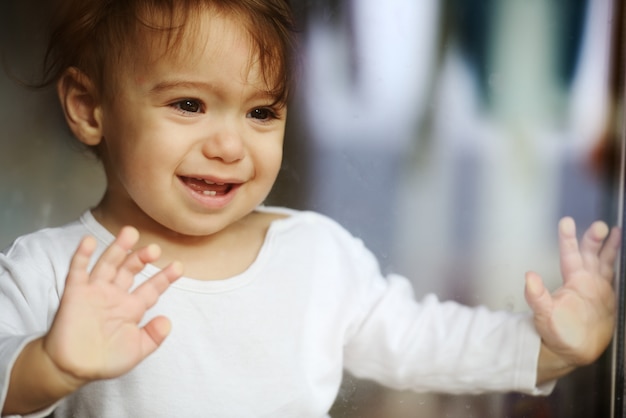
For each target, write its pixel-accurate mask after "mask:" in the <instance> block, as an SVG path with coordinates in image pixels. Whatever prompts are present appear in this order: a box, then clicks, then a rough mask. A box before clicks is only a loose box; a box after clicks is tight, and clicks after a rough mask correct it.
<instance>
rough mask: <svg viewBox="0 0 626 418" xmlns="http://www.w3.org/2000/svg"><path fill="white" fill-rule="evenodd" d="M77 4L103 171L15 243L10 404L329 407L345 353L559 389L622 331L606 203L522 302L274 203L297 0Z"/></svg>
mask: <svg viewBox="0 0 626 418" xmlns="http://www.w3.org/2000/svg"><path fill="white" fill-rule="evenodd" d="M59 16H60V18H59V20H58V23H57V26H56V29H55V31H54V32H53V33H52V37H51V42H50V45H49V50H48V55H47V63H48V67H47V68H48V73H47V75H48V77H49V81H50V82H54V83H56V85H57V89H58V95H59V98H60V102H61V106H62V108H63V111H64V114H65V117H66V120H67V124H68V125H69V127H70V129H71V131H72V132H73V134H74V136H75V137H76V138H77V139H78V140H79V141H80V142H81V143H83V144H85V145H86V146H88V147H91V148H92V149H93V151H94V152H95V153H96V154H97V155H98V156H99V158H100V159H101V161H102V164H103V166H104V170H105V173H106V178H107V186H106V190H105V192H104V196H103V197H102V200H101V201H100V202H99V203H98V204H97V206H95V207H94V208H91V209H90V210H87V211H86V212H84V214H83V215H82V216H81V218H80V219H78V220H76V221H75V222H73V223H70V224H67V225H64V226H62V227H58V228H50V229H44V230H41V231H38V232H35V233H33V234H30V235H26V236H23V237H20V238H18V239H17V240H16V241H15V242H14V243H13V245H12V246H11V247H10V248H8V249H6V250H5V251H4V252H3V253H2V254H0V301H1V303H0V407H1V410H2V415H3V416H6V415H29V416H46V415H48V414H50V413H51V412H52V411H54V414H55V417H57V418H58V417H83V416H93V417H112V418H113V417H114V418H119V417H264V416H267V417H270V416H271V417H321V416H326V415H327V414H328V411H329V409H330V407H331V405H332V404H333V401H334V399H335V397H336V395H337V392H338V389H339V386H340V383H341V378H342V373H343V370H344V369H347V370H349V371H350V372H352V373H353V374H354V375H356V376H359V377H363V378H368V379H373V380H376V381H378V382H380V383H382V384H385V385H388V386H390V387H394V388H401V389H413V390H419V391H439V392H449V393H460V392H479V391H521V392H526V393H531V394H546V393H549V392H550V390H551V389H552V387H553V385H554V380H555V379H557V378H558V377H560V376H563V375H564V374H566V373H568V372H569V371H571V370H573V369H574V368H576V367H578V366H581V365H585V364H589V363H591V362H593V361H594V360H595V359H596V358H598V356H600V354H602V352H603V351H604V350H605V349H606V347H607V345H608V344H609V341H610V339H611V337H612V333H613V327H614V317H615V295H614V292H613V288H612V280H613V264H614V261H615V258H616V254H617V251H618V245H619V241H620V238H619V233H618V231H617V230H614V231H613V232H612V233H610V234H609V230H608V228H607V226H606V225H605V224H603V223H601V222H598V223H594V224H592V225H591V227H590V228H589V229H588V230H587V231H586V232H585V233H584V235H583V237H582V240H581V242H580V246H579V243H578V241H577V238H576V231H575V226H574V223H573V221H572V220H571V219H569V218H565V219H563V220H562V221H561V222H560V224H559V237H560V238H559V239H560V248H561V255H560V262H561V268H562V273H563V286H562V287H561V288H559V289H557V290H556V291H555V292H553V293H552V294H551V293H550V292H549V291H548V290H546V288H545V287H544V286H543V284H542V280H541V278H540V277H539V276H538V275H536V274H534V273H529V274H528V275H527V277H526V298H527V301H528V303H529V305H530V307H531V309H532V311H533V312H532V315H531V314H528V315H526V314H524V315H521V314H512V313H506V312H490V311H488V310H486V309H484V308H468V307H465V306H461V305H459V304H456V303H452V302H440V301H439V300H437V298H436V297H435V296H433V295H429V296H426V297H425V298H424V299H423V300H421V301H420V302H417V301H416V300H415V299H414V296H413V291H412V289H411V287H410V285H409V282H408V281H407V280H406V279H405V278H403V277H401V276H397V275H390V276H388V277H383V276H382V274H381V272H380V270H379V268H378V264H377V262H376V260H375V259H374V257H373V256H372V255H371V253H370V252H369V251H368V250H367V249H366V248H365V247H364V246H363V244H362V243H361V242H360V241H359V240H358V239H355V238H354V237H352V236H351V235H350V234H348V233H347V232H346V230H344V229H343V228H342V227H341V226H339V225H337V224H336V223H335V222H333V221H332V220H330V219H328V218H325V217H323V216H322V215H319V214H316V213H313V212H300V211H294V210H290V209H286V208H277V207H265V206H262V203H263V201H264V200H265V198H266V196H267V195H268V193H269V192H270V190H271V188H272V185H273V184H274V181H275V179H276V176H277V173H278V171H279V167H280V164H281V157H282V145H283V144H282V142H283V136H284V130H285V119H286V116H287V102H288V100H289V95H290V93H291V91H292V83H293V80H292V78H293V73H294V71H293V68H292V62H293V56H294V53H295V48H296V47H295V45H296V42H295V39H294V25H293V19H292V17H291V13H290V10H289V7H288V4H287V2H286V0H229V1H224V0H106V1H105V0H90V1H82V0H81V1H79V0H73V1H66V2H65V3H64V4H63V7H62V8H61V10H60V15H59ZM183 266H184V272H183Z"/></svg>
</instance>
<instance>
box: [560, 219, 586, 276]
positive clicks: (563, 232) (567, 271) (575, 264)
mask: <svg viewBox="0 0 626 418" xmlns="http://www.w3.org/2000/svg"><path fill="white" fill-rule="evenodd" d="M559 249H560V262H561V273H562V274H563V282H567V281H568V280H569V279H570V278H571V276H572V275H573V274H574V273H576V272H578V271H580V270H581V269H583V268H584V265H583V259H582V257H581V255H580V251H579V249H578V240H577V239H576V224H575V223H574V220H573V219H572V218H570V217H565V218H563V219H561V221H560V222H559Z"/></svg>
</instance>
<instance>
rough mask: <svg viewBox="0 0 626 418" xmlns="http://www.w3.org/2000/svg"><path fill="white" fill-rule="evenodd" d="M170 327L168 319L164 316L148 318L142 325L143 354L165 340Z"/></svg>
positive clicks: (154, 348) (148, 352) (149, 351)
mask: <svg viewBox="0 0 626 418" xmlns="http://www.w3.org/2000/svg"><path fill="white" fill-rule="evenodd" d="M171 329H172V324H171V322H170V320H169V319H167V318H166V317H164V316H157V317H155V318H153V319H152V320H150V322H148V323H147V324H146V325H145V326H144V327H143V330H144V332H145V333H144V337H145V338H144V344H143V347H142V348H143V350H142V351H143V353H144V355H145V356H147V355H149V354H151V353H152V352H153V351H154V350H156V349H157V348H158V347H159V346H160V345H161V343H162V342H163V341H164V340H165V337H167V336H168V335H169V333H170V331H171Z"/></svg>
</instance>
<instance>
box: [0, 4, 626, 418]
mask: <svg viewBox="0 0 626 418" xmlns="http://www.w3.org/2000/svg"><path fill="white" fill-rule="evenodd" d="M612 8H613V5H612V2H610V1H606V2H602V1H595V2H592V1H589V0H586V1H585V0H577V1H572V2H563V1H561V2H542V1H506V2H498V1H495V0H486V1H477V0H447V1H443V2H439V1H436V0H425V1H419V2H408V1H400V0H392V1H385V2H380V1H374V0H354V1H351V2H349V1H344V2H333V1H326V2H317V3H316V6H315V7H313V6H305V5H297V6H296V10H297V11H298V13H299V17H300V19H301V22H302V23H303V26H304V27H305V31H304V34H303V35H304V42H303V48H304V53H305V56H304V63H305V65H304V72H303V74H302V84H301V86H300V87H301V88H300V91H299V92H298V94H297V97H296V99H297V100H296V101H295V102H294V103H293V105H292V108H291V110H290V112H291V114H290V118H291V121H290V126H289V129H288V136H287V140H286V160H285V163H284V170H283V173H282V176H281V178H280V179H279V183H278V185H277V188H276V190H275V191H274V194H273V196H272V203H276V204H284V205H287V206H292V207H299V208H310V209H314V210H317V211H320V212H322V213H326V214H329V215H330V216H331V217H333V218H335V219H337V220H338V221H340V222H341V223H342V224H343V225H344V226H346V227H347V228H348V229H350V230H351V231H352V232H353V233H354V234H356V235H357V236H360V237H362V238H363V239H364V241H366V242H367V244H368V246H369V247H370V248H371V249H372V250H373V251H374V252H375V253H376V255H377V256H378V257H379V260H380V262H381V264H382V266H383V269H384V270H385V271H388V272H391V271H395V272H401V273H403V274H405V275H408V276H409V277H410V278H411V279H412V281H413V284H414V286H415V290H416V293H418V294H423V293H426V292H435V293H437V294H438V295H440V297H441V298H442V299H445V298H449V299H455V300H458V301H461V302H463V303H466V304H470V305H479V304H482V305H487V306H489V307H491V308H494V309H506V310H511V311H520V310H525V309H526V306H525V302H524V300H523V276H524V272H525V271H526V270H527V269H533V270H536V271H539V272H541V273H542V275H543V276H544V277H546V278H548V279H549V278H552V279H553V280H554V282H552V283H549V284H551V285H553V286H556V285H557V284H558V280H559V277H560V276H559V272H558V265H557V262H556V260H557V243H556V223H557V220H558V219H559V218H560V217H561V216H563V215H571V216H573V217H574V218H575V219H576V221H577V223H579V224H580V225H586V224H589V223H590V222H591V221H592V220H595V219H598V218H600V219H605V220H607V221H608V222H609V223H615V213H614V211H615V209H614V207H613V204H612V202H613V199H614V197H613V196H614V170H612V168H611V167H612V159H613V158H614V157H615V156H614V155H612V154H611V153H610V152H609V153H607V152H606V151H607V149H608V150H611V146H610V145H607V142H606V141H607V140H610V139H611V138H610V135H608V134H607V130H610V129H609V127H608V123H609V121H610V119H611V117H610V111H611V108H610V102H611V98H610V96H609V93H610V85H609V74H610V68H611V63H612V61H611V44H610V42H611V34H612V30H611V27H610V25H609V24H608V22H611V14H612V13H613V9H612ZM32 10H33V8H32V6H31V5H30V4H29V3H28V2H22V3H19V2H18V1H16V0H13V1H9V2H5V3H2V4H0V15H1V16H5V19H3V25H0V26H2V28H3V31H4V32H3V36H2V38H1V40H0V42H2V44H3V45H2V46H3V49H4V50H5V51H9V52H10V54H9V56H12V57H16V56H17V57H19V60H18V61H19V62H21V63H22V65H24V66H27V65H28V64H31V62H30V60H31V57H30V55H26V56H24V55H22V51H34V52H38V51H37V49H36V48H35V49H33V47H34V46H37V45H38V44H37V42H38V39H36V38H35V39H30V38H28V37H26V38H24V37H18V36H16V34H17V33H20V34H24V33H27V34H28V33H29V31H28V30H26V31H24V30H19V29H22V28H23V27H29V26H28V25H29V22H30V21H31V20H32V21H37V19H32V18H33V17H37V16H32ZM42 16H43V12H42ZM40 17H41V16H40ZM30 25H33V27H32V28H35V27H36V26H34V25H35V24H34V23H30ZM34 32H36V31H34ZM33 55H36V54H34V53H33ZM0 89H2V92H3V94H2V95H1V96H0V106H1V108H0V110H1V111H0V115H2V116H1V117H2V120H1V123H0V126H1V129H2V135H1V136H0V141H2V142H1V146H2V152H0V164H1V165H0V166H1V167H2V170H3V176H2V177H1V178H0V202H2V203H1V206H0V231H1V232H2V233H1V234H0V246H1V247H5V246H6V245H7V244H8V243H9V242H11V240H13V239H14V238H15V237H16V236H18V235H20V234H23V233H25V232H28V231H31V230H34V229H37V228H40V227H42V226H45V225H57V224H60V223H63V222H65V221H67V220H70V219H74V218H75V217H76V216H77V215H78V214H79V213H81V212H82V210H83V209H84V208H85V207H86V206H90V205H92V204H94V203H95V202H96V201H97V199H98V197H99V196H100V194H101V191H102V186H103V178H102V174H101V171H100V169H99V166H98V164H97V163H96V162H95V161H92V160H90V159H89V158H85V157H84V156H82V155H81V154H80V153H79V152H77V151H76V150H75V149H73V148H72V146H71V145H70V144H71V140H70V139H69V138H68V134H67V133H66V132H65V130H64V129H65V128H63V121H62V120H61V116H60V114H59V112H58V111H57V109H56V102H55V101H56V99H55V98H54V96H53V94H49V95H44V96H43V99H42V96H41V95H40V94H39V93H37V94H31V93H29V92H27V91H24V90H23V89H21V88H20V87H19V86H17V85H15V83H13V81H11V80H9V79H8V78H6V77H4V76H3V77H2V78H0ZM607 138H608V139H607ZM60 143H67V144H68V145H67V146H59V144H60ZM610 375H611V370H610V362H609V361H608V358H607V356H605V358H603V359H601V361H599V362H598V363H597V364H595V365H593V366H590V367H588V368H584V369H581V370H579V371H577V372H575V373H574V374H572V375H571V376H569V377H567V378H564V379H562V380H561V381H560V382H559V384H558V386H557V388H556V390H555V391H554V393H553V394H552V395H551V396H549V397H547V398H532V397H525V396H521V395H515V394H505V395H480V396H447V395H437V394H413V393H406V392H396V391H391V390H387V389H383V388H381V387H379V386H377V385H375V384H372V383H369V382H363V381H358V380H357V379H354V378H352V377H350V376H346V380H345V383H344V385H343V387H342V390H341V392H340V396H339V398H338V400H337V402H336V404H335V407H334V408H333V411H332V414H333V417H345V418H350V417H362V418H366V417H395V418H403V417H414V416H420V417H433V418H434V417H444V416H445V417H470V416H474V417H502V416H507V417H511V418H516V417H524V416H533V417H568V418H576V417H581V418H582V417H591V416H608V414H609V407H610V406H609V405H610V399H609V396H610V379H611V378H610Z"/></svg>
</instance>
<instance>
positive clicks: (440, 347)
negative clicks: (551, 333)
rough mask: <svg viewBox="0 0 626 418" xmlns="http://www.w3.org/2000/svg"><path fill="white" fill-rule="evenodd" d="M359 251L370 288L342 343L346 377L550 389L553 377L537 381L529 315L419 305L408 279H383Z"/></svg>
mask: <svg viewBox="0 0 626 418" xmlns="http://www.w3.org/2000/svg"><path fill="white" fill-rule="evenodd" d="M364 252H365V254H362V255H361V256H362V257H364V259H365V262H363V261H361V262H360V264H361V265H362V266H363V265H365V266H367V265H369V266H370V272H369V273H365V274H364V276H366V282H367V283H368V285H367V287H366V290H363V288H362V289H361V297H362V300H363V301H364V302H363V303H362V308H361V311H362V313H361V315H360V319H359V321H358V326H356V327H355V328H354V331H353V332H352V334H351V335H350V336H349V338H348V340H347V342H346V345H345V367H346V369H347V370H348V371H350V372H351V373H352V374H354V375H355V376H357V377H360V378H366V379H372V380H375V381H378V382H379V383H381V384H383V385H386V386H389V387H392V388H396V389H400V390H405V389H410V390H414V391H418V392H426V391H429V392H441V393H483V392H522V393H527V394H533V395H542V394H543V395H547V394H549V393H550V392H551V391H552V389H553V388H554V384H555V382H551V383H548V384H545V385H542V386H541V387H537V385H536V378H537V364H538V357H539V349H540V345H541V340H540V337H539V335H538V334H537V332H536V331H535V328H534V325H533V323H532V317H531V316H530V315H529V314H516V313H511V312H504V311H490V310H489V309H487V308H485V307H468V306H464V305H461V304H458V303H456V302H441V301H439V300H438V298H437V297H436V296H435V295H427V296H426V297H424V298H423V299H422V300H421V301H419V302H418V301H416V299H415V297H414V292H413V288H412V286H411V284H410V282H409V281H408V280H407V279H406V278H404V277H401V276H397V275H390V276H389V277H387V278H383V277H381V275H380V273H379V271H378V268H377V264H376V263H375V262H373V261H367V260H368V259H369V258H370V257H373V256H371V255H370V254H369V252H367V250H364ZM374 269H375V270H374Z"/></svg>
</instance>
